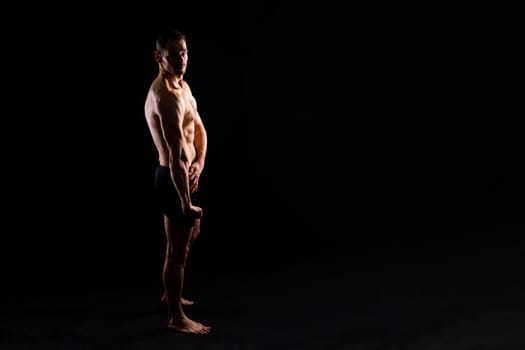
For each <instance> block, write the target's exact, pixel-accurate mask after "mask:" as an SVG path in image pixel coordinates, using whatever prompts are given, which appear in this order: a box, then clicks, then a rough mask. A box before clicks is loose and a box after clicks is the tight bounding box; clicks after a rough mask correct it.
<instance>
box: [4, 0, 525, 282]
mask: <svg viewBox="0 0 525 350" xmlns="http://www.w3.org/2000/svg"><path fill="white" fill-rule="evenodd" d="M13 6H14V7H13V8H11V9H10V10H5V11H3V12H2V17H3V18H2V19H3V21H2V57H1V59H2V61H1V67H2V70H3V72H2V82H3V84H2V86H3V90H2V98H3V100H4V102H3V103H2V115H3V127H2V133H3V137H2V141H3V142H2V144H3V147H2V150H3V152H2V160H3V169H2V173H3V181H2V184H3V195H2V197H3V202H4V210H3V213H4V215H3V222H4V225H3V228H2V231H3V232H2V239H1V251H2V260H3V266H4V268H3V271H4V272H5V274H4V275H7V276H9V277H10V278H13V279H23V280H29V281H32V280H35V281H36V280H48V279H52V278H59V279H62V278H66V279H69V278H78V279H90V278H94V279H97V278H106V277H107V278H111V279H117V280H118V279H120V278H128V277H132V278H136V277H137V276H150V277H151V276H153V278H157V277H158V276H160V267H161V263H162V258H163V249H164V236H163V231H162V222H161V216H160V212H159V210H158V208H157V207H156V206H155V204H154V202H153V197H152V184H153V183H152V176H153V171H154V167H155V165H156V154H155V150H154V148H153V143H152V141H151V139H150V135H149V132H148V130H147V128H146V124H145V120H144V116H143V104H144V99H145V94H146V91H147V89H148V87H149V83H150V82H151V80H152V79H153V78H154V77H155V75H156V74H157V66H156V64H155V62H154V60H153V49H154V33H155V30H156V28H157V25H165V24H166V23H169V24H172V25H173V26H174V27H178V28H180V29H182V30H183V31H184V32H185V33H186V34H187V41H188V47H189V50H190V62H189V66H188V72H187V74H186V77H185V78H186V80H187V81H188V82H189V84H190V85H191V87H192V89H193V92H194V95H195V96H196V98H197V101H198V103H199V108H200V113H201V116H202V118H203V120H204V122H205V125H206V126H207V130H208V136H209V152H208V158H207V163H206V168H205V172H204V173H203V176H202V184H201V193H200V198H199V200H200V204H201V205H202V206H203V208H204V215H205V221H204V222H203V230H202V231H203V234H202V236H201V237H200V238H199V241H198V243H196V245H195V249H194V250H193V252H192V258H191V259H192V260H191V261H192V262H191V263H192V264H193V266H199V267H201V268H202V269H203V270H204V269H208V270H212V271H213V270H214V269H224V268H226V269H237V270H240V271H253V270H254V269H258V268H260V269H268V268H269V267H274V266H280V265H282V264H287V263H290V262H293V261H298V260H303V259H307V260H308V259H314V258H316V257H320V256H325V255H328V256H330V255H338V254H342V255H362V254H377V256H381V255H382V254H383V253H385V254H392V252H395V253H396V254H400V255H403V254H414V252H416V253H417V254H420V255H425V254H426V250H428V249H430V250H433V251H434V252H438V254H444V255H446V254H452V253H455V254H457V253H458V252H459V253H460V252H461V249H464V248H467V247H469V248H471V249H475V247H477V246H489V247H490V246H501V245H502V244H503V245H514V244H521V242H523V238H522V237H521V236H520V235H521V233H522V227H523V217H522V211H523V209H524V207H523V196H524V194H525V191H524V185H523V175H524V172H523V171H522V170H521V168H522V166H521V163H522V151H523V149H524V148H523V146H524V141H523V138H522V126H523V123H522V121H521V120H522V118H523V114H524V113H523V112H524V106H523V96H524V91H523V66H522V64H521V63H522V62H523V61H522V58H523V57H522V56H521V55H520V54H519V52H520V50H519V49H520V45H521V43H522V37H521V31H520V29H521V28H520V27H521V25H520V24H519V22H518V19H519V18H518V13H517V12H516V11H515V10H514V9H511V8H506V9H495V8H490V7H489V6H488V5H481V4H476V6H475V7H468V6H466V5H465V6H464V7H458V6H457V5H455V6H448V5H447V4H444V3H443V4H442V5H441V7H432V6H431V5H425V7H424V8H423V7H416V6H415V5H414V4H409V3H407V2H403V1H367V2H365V1H362V2H351V3H344V4H343V2H338V1H324V2H322V3H313V4H307V3H304V2H302V1H293V0H289V1H266V2H263V1H254V2H246V3H245V2H228V3H226V2H207V3H202V2H198V1H195V2H184V3H182V2H177V1H172V2H167V1H163V2H161V1H151V2H143V3H132V2H124V1H116V2H106V3H96V2H88V1H84V2H63V3H60V2H55V3H46V4H32V5H26V4H14V5H13ZM483 6H485V7H483ZM8 20H9V21H8ZM472 247H474V248H472ZM194 268H197V267H194ZM35 277H36V278H35Z"/></svg>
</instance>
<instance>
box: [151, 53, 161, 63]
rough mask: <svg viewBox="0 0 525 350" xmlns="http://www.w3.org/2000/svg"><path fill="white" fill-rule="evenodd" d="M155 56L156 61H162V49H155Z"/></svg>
mask: <svg viewBox="0 0 525 350" xmlns="http://www.w3.org/2000/svg"><path fill="white" fill-rule="evenodd" d="M153 58H154V59H155V62H157V63H160V62H161V60H162V55H161V53H160V51H154V52H153Z"/></svg>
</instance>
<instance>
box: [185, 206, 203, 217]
mask: <svg viewBox="0 0 525 350" xmlns="http://www.w3.org/2000/svg"><path fill="white" fill-rule="evenodd" d="M184 215H186V216H187V217H190V218H192V219H200V218H202V208H201V207H198V206H196V205H193V204H192V205H190V207H189V208H188V209H187V210H186V211H185V212H184Z"/></svg>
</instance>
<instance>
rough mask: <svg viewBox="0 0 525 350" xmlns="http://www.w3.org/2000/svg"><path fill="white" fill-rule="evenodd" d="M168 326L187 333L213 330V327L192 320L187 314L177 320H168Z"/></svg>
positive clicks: (205, 332)
mask: <svg viewBox="0 0 525 350" xmlns="http://www.w3.org/2000/svg"><path fill="white" fill-rule="evenodd" d="M168 328H169V329H171V330H174V331H177V332H181V333H186V334H209V333H210V331H211V327H209V326H205V325H203V324H202V323H199V322H195V321H193V320H190V319H189V318H188V317H186V316H184V317H183V318H179V319H177V322H175V321H173V320H172V321H170V322H168Z"/></svg>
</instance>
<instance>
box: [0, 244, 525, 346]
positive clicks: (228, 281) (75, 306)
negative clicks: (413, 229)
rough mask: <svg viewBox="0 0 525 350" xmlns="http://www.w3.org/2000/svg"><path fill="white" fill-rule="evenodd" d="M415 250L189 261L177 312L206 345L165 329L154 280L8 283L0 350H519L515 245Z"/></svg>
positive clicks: (521, 293)
mask: <svg viewBox="0 0 525 350" xmlns="http://www.w3.org/2000/svg"><path fill="white" fill-rule="evenodd" d="M427 245H428V246H434V247H437V246H439V244H438V245H435V244H432V243H427ZM467 247H470V249H467ZM419 248H420V249H419V253H417V254H416V253H413V251H412V250H411V249H407V250H406V251H404V252H399V250H393V251H392V252H391V253H390V254H389V253H388V249H387V247H386V246H384V247H383V249H380V250H377V251H375V252H374V250H373V249H372V250H370V251H369V252H367V253H366V254H361V255H359V254H358V255H351V256H346V255H344V254H337V255H330V254H325V255H324V256H318V257H316V258H311V259H298V260H297V261H295V262H291V263H288V264H283V265H280V266H278V265H271V264H268V268H266V269H265V268H264V266H258V267H257V268H255V267H254V268H253V269H251V268H250V267H249V266H247V265H243V263H242V262H238V264H234V263H228V264H222V265H221V264H220V263H219V262H216V263H210V264H209V265H206V264H204V263H201V264H196V263H195V264H194V265H193V267H191V263H192V260H191V258H190V261H189V262H188V271H187V276H188V277H187V282H186V293H185V294H186V295H185V296H186V298H188V299H192V300H194V302H195V304H194V305H191V306H186V311H187V314H188V315H189V316H190V317H191V318H193V319H195V320H197V321H200V322H202V323H204V324H206V325H210V326H211V327H212V332H211V333H210V334H209V335H206V336H192V335H184V334H179V333H176V332H173V331H169V330H168V329H167V328H166V305H165V304H163V303H162V302H161V301H160V296H161V294H162V288H161V284H160V283H161V282H160V275H154V274H150V275H148V274H145V273H138V274H137V276H136V278H129V277H128V278H126V279H108V278H101V279H99V280H97V279H93V278H90V279H86V280H82V279H77V280H76V281H72V280H71V281H68V280H67V279H62V280H60V279H56V280H47V281H46V280H44V279H40V280H39V282H35V281H33V282H28V280H25V282H21V281H16V280H13V279H12V280H11V281H9V283H8V285H7V286H5V285H4V286H3V287H2V294H1V296H2V299H1V300H0V337H1V338H0V340H1V342H0V348H1V349H2V350H15V349H16V350H30V349H35V350H36V349H39V350H41V349H54V350H59V349H64V350H66V349H67V350H77V349H129V350H131V349H209V350H212V349H225V350H233V349H261V350H263V349H320V350H321V349H322V350H324V349H348V350H358V349H359V350H365V349H370V350H383V349H384V350H393V349H399V350H488V349H490V350H496V349H498V350H503V349H505V350H510V349H512V350H523V349H525V283H524V282H523V278H522V277H523V273H522V271H523V268H524V267H525V255H524V254H523V253H524V250H523V240H521V241H515V242H511V241H503V240H500V241H498V243H497V244H490V242H488V241H487V242H486V244H484V245H482V244H478V245H472V244H469V243H468V242H466V240H464V241H463V242H462V245H459V244H458V246H457V249H455V250H454V252H455V253H452V252H450V254H444V253H443V251H442V249H441V248H435V249H429V250H427V251H424V250H422V249H421V248H422V247H421V246H420V247H419ZM394 251H395V252H394ZM411 252H412V253H411ZM199 258H202V257H201V256H199ZM195 259H197V258H195ZM263 265H264V264H263Z"/></svg>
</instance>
